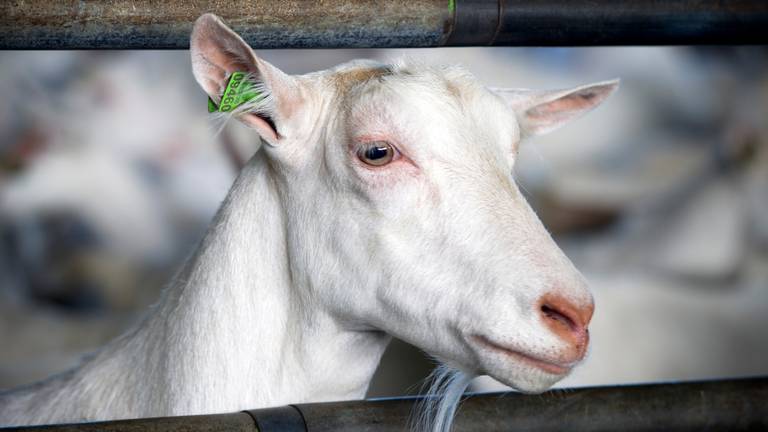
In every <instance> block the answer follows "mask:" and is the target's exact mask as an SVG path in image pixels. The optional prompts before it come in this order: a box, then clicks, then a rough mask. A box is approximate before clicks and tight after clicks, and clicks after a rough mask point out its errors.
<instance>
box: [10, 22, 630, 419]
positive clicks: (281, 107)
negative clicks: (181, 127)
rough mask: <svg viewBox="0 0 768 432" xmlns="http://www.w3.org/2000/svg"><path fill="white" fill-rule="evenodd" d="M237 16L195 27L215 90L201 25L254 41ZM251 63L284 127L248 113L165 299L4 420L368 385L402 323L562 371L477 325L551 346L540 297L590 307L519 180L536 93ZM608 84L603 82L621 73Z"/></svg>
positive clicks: (533, 347)
mask: <svg viewBox="0 0 768 432" xmlns="http://www.w3.org/2000/svg"><path fill="white" fill-rule="evenodd" d="M227 30H228V29H226V27H223V24H221V22H220V21H218V20H217V19H216V18H215V17H212V16H204V17H202V18H201V19H200V20H199V21H198V24H197V25H196V29H195V34H193V44H192V46H193V49H192V55H193V66H194V67H195V74H196V78H198V81H200V82H201V84H204V87H206V88H207V89H208V90H209V91H211V92H215V91H216V90H211V89H217V88H218V87H220V84H221V83H217V82H216V79H224V78H225V74H224V73H222V70H221V66H220V65H217V64H216V63H215V62H213V61H212V60H211V58H209V57H206V56H207V55H210V54H211V52H209V51H206V50H209V49H211V48H210V47H208V48H206V47H207V45H206V44H204V43H203V42H208V41H209V40H208V39H206V38H214V39H216V38H218V39H217V40H216V41H215V42H220V43H221V44H222V45H223V46H225V47H226V48H227V49H226V51H227V52H229V53H230V54H231V55H241V56H243V55H244V56H248V55H250V54H248V51H249V50H250V48H247V50H246V48H245V47H247V45H246V46H245V47H243V46H241V45H239V44H244V43H242V41H240V42H238V40H236V39H233V35H234V33H231V32H229V33H228V32H227ZM230 33H231V34H230ZM234 37H235V38H236V36H234ZM196 38H197V39H196ZM232 53H234V54H232ZM253 58H254V59H257V58H256V57H255V55H254V57H253ZM240 60H242V58H241V59H240ZM249 61H250V60H249ZM249 64H251V65H252V66H253V68H254V70H249V71H248V72H250V73H254V74H256V75H254V76H257V77H261V79H262V81H263V85H264V86H265V87H264V88H265V89H268V91H269V95H270V97H269V99H268V100H269V101H270V104H272V103H274V106H273V107H271V108H270V111H269V114H270V116H271V117H272V119H273V120H274V122H275V124H276V127H277V132H278V135H276V136H274V135H270V133H269V132H268V131H267V130H266V126H264V125H265V124H264V123H263V122H261V123H259V122H258V120H256V121H254V118H251V119H248V118H244V121H246V122H247V123H249V124H252V125H255V126H254V127H255V128H256V129H257V131H258V132H259V133H260V134H262V136H263V137H264V139H265V140H266V141H267V142H268V144H269V145H268V146H264V147H262V149H261V150H260V151H259V152H258V153H257V154H256V155H255V156H254V158H253V159H252V160H251V161H250V163H249V164H248V165H247V166H246V167H245V169H244V170H243V172H242V173H241V174H240V176H239V178H238V179H237V181H236V182H235V185H234V186H233V188H232V190H231V191H230V194H229V196H228V198H227V200H226V201H225V203H224V204H223V205H222V208H221V209H220V211H219V212H218V214H217V216H216V217H215V219H214V221H213V223H212V224H211V227H210V229H209V231H208V233H207V235H206V237H205V239H204V240H203V242H202V244H201V245H200V247H199V249H198V250H197V251H196V252H195V254H194V255H193V256H192V257H191V258H190V259H189V260H188V262H187V263H186V265H185V266H184V267H183V269H182V270H181V271H180V273H179V274H178V276H177V277H176V278H175V279H174V281H173V282H172V283H171V284H170V285H169V287H168V289H167V290H166V291H165V292H164V295H163V297H162V299H161V300H160V302H159V303H158V304H157V305H156V306H155V307H154V308H153V309H152V311H151V312H150V313H149V314H148V315H147V317H146V319H144V320H143V321H142V322H141V324H140V325H138V326H137V327H136V328H134V329H133V330H131V331H129V332H128V333H127V334H125V335H124V336H122V337H120V338H118V339H117V340H115V341H113V342H112V343H110V344H109V345H107V346H106V347H105V348H103V349H102V350H101V351H99V352H98V353H96V354H95V355H93V357H91V358H90V359H88V360H86V361H85V362H84V363H83V364H82V365H81V366H80V367H79V368H77V369H75V370H73V371H70V372H67V373H64V374H62V375H59V376H56V377H53V378H51V379H49V380H48V381H45V382H43V383H40V384H36V385H33V386H31V387H28V388H25V389H20V390H17V391H15V392H11V393H6V394H3V395H0V424H4V425H20V424H35V423H57V422H77V421H91V420H107V419H119V418H131V417H152V416H168V415H184V414H203V413H213V412H226V411H235V410H242V409H252V408H259V407H266V406H273V405H281V404H288V403H302V402H317V401H327V400H339V399H356V398H361V397H363V396H364V395H365V392H366V389H367V387H368V383H369V381H370V378H371V376H372V374H373V372H374V370H375V369H376V366H377V364H378V362H379V359H380V357H381V354H382V353H383V351H384V349H385V347H386V345H387V343H388V341H389V335H394V336H397V337H399V338H401V339H403V340H406V341H408V342H410V343H413V344H415V345H416V346H418V347H420V348H422V349H424V350H425V351H427V352H429V353H430V354H432V355H434V356H435V357H436V358H438V359H440V360H441V361H443V362H445V363H446V364H448V365H450V366H451V367H453V368H455V369H458V370H460V371H462V375H461V376H462V377H471V376H474V375H478V374H484V373H487V374H490V375H492V376H493V377H495V378H497V379H499V380H501V381H502V382H504V383H506V384H508V385H511V386H513V387H516V388H518V389H520V390H523V391H542V390H544V389H546V388H548V387H549V386H550V385H552V384H553V383H555V382H556V381H558V380H559V379H561V378H562V377H563V376H564V374H552V373H548V372H545V371H544V370H541V369H539V368H537V367H534V366H532V365H531V364H530V363H526V362H525V361H520V360H519V359H517V358H515V357H514V356H510V355H507V354H504V353H503V352H499V351H496V350H492V349H489V348H487V347H485V346H483V345H481V344H478V343H477V341H476V340H475V339H474V336H477V335H481V336H484V337H486V338H489V339H491V340H493V341H495V342H497V343H499V344H503V345H504V346H505V347H510V348H511V349H514V350H516V351H519V352H521V353H524V354H526V355H529V356H534V357H538V358H545V359H557V358H560V356H562V355H563V354H562V353H563V352H565V351H564V350H567V349H568V346H567V343H566V342H564V341H563V340H562V339H560V338H559V337H558V336H557V335H556V334H554V333H553V332H552V331H551V330H549V329H548V327H547V326H546V325H545V323H544V322H543V319H542V316H541V313H540V310H539V302H540V299H541V298H542V296H544V295H545V294H551V293H556V294H558V295H560V296H562V297H563V298H567V299H568V301H570V302H572V303H573V304H575V305H579V306H580V307H591V302H592V299H591V296H590V294H589V292H588V290H587V289H586V285H585V283H584V281H583V278H582V277H581V275H580V274H579V273H578V271H576V270H575V269H574V268H573V266H572V264H571V263H570V261H569V260H568V259H567V258H566V257H565V256H564V255H563V253H562V252H561V251H560V249H559V248H558V247H557V246H556V245H555V243H554V242H553V241H552V239H551V238H550V236H549V234H548V233H547V232H546V230H545V229H544V228H543V226H542V225H541V223H540V222H539V220H538V218H537V217H536V215H535V214H534V213H533V211H532V210H531V208H530V207H529V206H528V204H527V203H526V201H525V199H524V198H523V196H522V195H521V193H520V192H519V191H518V189H517V187H516V185H515V183H514V182H513V180H512V177H511V175H510V172H511V169H512V164H513V163H514V154H515V151H516V147H517V145H518V141H519V137H520V135H521V131H520V129H519V126H518V124H519V123H518V119H521V118H523V119H524V118H525V117H526V116H527V115H528V114H527V113H528V112H529V111H528V110H530V109H533V108H539V106H538V105H536V104H538V103H539V102H537V100H533V99H531V100H530V102H531V103H530V104H529V105H525V104H524V103H523V104H522V105H521V104H519V102H520V101H518V104H517V107H516V109H515V110H513V109H512V108H510V107H509V106H507V105H506V104H505V103H504V102H503V100H502V98H500V97H499V96H496V95H495V94H493V93H491V92H489V91H488V90H487V89H485V87H483V86H482V85H480V84H479V83H478V82H477V81H476V80H475V79H474V78H473V77H471V76H470V75H469V74H468V73H467V72H464V71H463V70H461V69H459V68H429V67H423V66H412V65H408V64H401V65H394V66H387V67H386V68H387V71H388V72H387V73H386V74H383V75H381V76H374V77H372V78H370V79H363V80H359V82H358V81H354V80H353V81H354V82H350V81H349V80H346V81H345V80H343V79H341V78H342V77H343V76H344V74H348V73H349V72H354V71H358V70H362V69H365V68H370V67H371V65H370V64H369V63H359V62H355V63H351V64H348V65H344V66H341V67H337V68H335V69H332V70H329V71H324V72H318V73H313V74H309V75H305V76H298V77H291V76H288V75H284V74H281V73H280V72H279V71H278V70H277V69H276V68H274V67H273V66H271V65H268V64H266V62H264V61H263V60H254V61H253V62H252V63H249ZM216 77H218V78H216ZM600 86H601V87H597V88H596V90H595V91H597V92H601V93H600V94H601V95H603V96H605V95H607V93H610V91H612V90H613V88H614V87H615V84H610V85H605V84H601V85H600ZM578 91H579V92H583V91H584V88H579V89H578ZM559 94H561V96H559V97H562V98H565V97H568V93H567V92H566V93H562V92H561V93H559ZM212 96H217V95H215V94H212ZM601 100H602V99H601ZM549 102H550V101H549V100H548V101H547V103H549ZM595 105H596V104H595ZM593 106H594V105H591V106H588V107H584V108H583V109H581V111H586V110H587V109H589V108H592V107H593ZM262 114H263V113H262ZM555 114H557V113H555ZM249 115H252V114H248V113H245V114H242V115H241V117H247V116H249ZM569 118H570V117H569ZM538 120H539V121H540V120H541V118H539V119H538ZM549 120H551V121H550V123H548V124H547V125H548V126H547V127H548V128H551V126H552V125H553V124H554V123H553V122H555V120H556V119H554V120H553V119H549ZM520 124H524V122H521V123H520ZM522 132H523V133H525V132H526V131H525V130H524V131H522ZM370 140H387V141H389V142H391V143H393V144H394V145H395V146H396V147H398V149H399V150H400V152H401V153H402V154H403V155H404V158H402V159H400V160H398V161H396V162H393V163H391V164H390V165H388V166H385V167H381V168H377V169H371V168H370V167H367V166H366V165H365V164H363V163H362V162H360V161H359V160H358V159H357V158H356V154H357V152H356V149H357V146H358V145H361V144H364V142H366V141H370ZM406 158H407V159H406ZM458 382H460V383H462V384H461V386H465V385H466V382H465V380H464V379H460V380H459V381H458ZM461 386H459V387H461ZM461 390H462V389H459V390H458V394H460V393H461ZM451 393H452V394H454V396H455V397H454V399H455V400H454V402H455V401H457V400H458V394H457V391H456V390H455V389H454V390H452V391H451ZM449 402H451V401H449ZM454 405H455V404H453V403H448V404H447V406H446V408H444V409H442V412H443V413H444V414H445V415H444V416H443V417H445V418H450V417H451V415H452V412H453V411H452V408H451V406H454ZM442 424H444V425H448V426H449V425H450V421H447V422H446V421H445V420H443V421H442Z"/></svg>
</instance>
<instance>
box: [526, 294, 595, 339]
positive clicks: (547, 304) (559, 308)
mask: <svg viewBox="0 0 768 432" xmlns="http://www.w3.org/2000/svg"><path fill="white" fill-rule="evenodd" d="M594 310H595V305H594V303H593V302H592V300H590V301H589V302H587V303H586V304H584V305H576V304H574V303H573V302H571V301H570V300H567V299H565V298H563V297H561V296H558V295H551V294H548V295H545V296H544V297H542V299H541V302H540V303H539V311H540V313H541V316H542V318H543V320H544V322H545V323H546V325H547V327H549V328H550V330H552V331H553V332H554V333H555V334H556V335H558V336H559V337H560V338H562V339H564V340H566V341H568V342H571V343H574V344H575V345H577V346H579V347H581V348H584V346H586V344H587V338H588V337H589V336H588V333H587V326H588V325H589V321H590V320H591V319H592V313H593V312H594Z"/></svg>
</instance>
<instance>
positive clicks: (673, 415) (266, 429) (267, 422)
mask: <svg viewBox="0 0 768 432" xmlns="http://www.w3.org/2000/svg"><path fill="white" fill-rule="evenodd" d="M417 400H418V398H403V399H382V400H372V401H353V402H333V403H319V404H300V405H290V406H285V407H279V408H268V409H260V410H253V411H248V412H241V413H233V414H219V415H206V416H189V417H167V418H150V419H140V420H123V421H114V422H101V423H84V424H73V425H52V426H38V427H27V428H9V429H0V430H1V431H3V432H11V431H27V432H37V431H48V432H91V431H93V432H95V431H105V432H138V431H187V432H203V431H205V432H213V431H236V432H395V431H398V432H402V431H404V430H406V424H407V421H408V418H409V416H410V414H411V411H412V409H413V406H414V402H416V401H417ZM454 430H455V431H457V432H493V431H531V432H545V431H546V432H549V431H563V430H567V431H571V432H587V431H595V432H597V431H621V432H641V431H648V432H650V431H654V432H655V431H662V430H663V431H679V432H684V431H696V432H702V431H758V430H768V377H764V378H751V379H736V380H725V381H703V382H686V383H678V384H650V385H631V386H616V387H592V388H581V389H570V390H556V391H550V392H548V393H545V394H543V395H533V396H528V395H521V394H504V395H502V394H498V393H496V394H483V395H474V396H470V397H468V398H467V399H466V400H464V402H462V405H461V407H460V409H459V412H458V415H457V417H456V422H455V426H454Z"/></svg>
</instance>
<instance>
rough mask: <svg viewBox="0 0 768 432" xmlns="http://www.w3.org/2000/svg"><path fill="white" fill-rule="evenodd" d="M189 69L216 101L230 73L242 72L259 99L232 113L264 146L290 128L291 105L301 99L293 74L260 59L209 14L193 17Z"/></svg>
mask: <svg viewBox="0 0 768 432" xmlns="http://www.w3.org/2000/svg"><path fill="white" fill-rule="evenodd" d="M190 54H191V56H192V72H193V74H194V76H195V79H196V80H197V83H198V84H200V87H202V88H203V90H205V92H206V93H208V96H210V97H211V99H212V100H213V101H214V102H216V103H217V104H219V103H220V102H221V96H222V93H223V92H224V90H225V89H226V86H227V83H228V80H229V77H230V76H231V75H232V73H233V72H246V73H248V76H249V78H248V79H250V80H252V81H254V84H255V85H256V88H257V89H258V90H259V93H260V95H261V96H260V98H259V99H258V101H256V102H254V103H249V104H246V105H244V110H240V109H238V110H235V111H233V114H234V115H235V116H237V118H238V119H239V120H240V121H242V122H243V123H245V124H246V125H248V126H250V127H252V128H254V129H256V131H258V133H259V135H261V137H262V138H263V139H264V140H265V141H266V142H267V144H268V145H276V144H278V143H279V142H280V140H281V139H282V138H283V137H284V136H285V134H286V133H287V132H288V129H290V120H291V116H292V114H293V113H294V112H295V111H296V110H295V108H296V106H297V105H298V104H300V103H301V102H302V97H301V91H300V88H299V84H298V82H297V81H296V79H294V78H293V77H291V76H289V75H287V74H285V73H283V72H282V71H281V70H280V69H278V68H276V67H274V66H272V65H271V64H269V63H267V62H266V61H264V60H262V59H260V58H259V57H258V56H256V54H255V53H254V52H253V50H252V49H251V47H250V46H248V44H247V43H245V41H244V40H243V39H242V38H241V37H240V36H238V35H237V34H236V33H235V32H233V31H232V30H231V29H230V28H229V27H227V25H226V24H224V22H223V21H222V20H221V19H220V18H219V17H217V16H216V15H213V14H205V15H202V16H201V17H200V18H198V19H197V21H196V22H195V26H194V28H193V29H192V36H191V39H190Z"/></svg>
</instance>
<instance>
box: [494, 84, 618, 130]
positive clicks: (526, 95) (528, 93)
mask: <svg viewBox="0 0 768 432" xmlns="http://www.w3.org/2000/svg"><path fill="white" fill-rule="evenodd" d="M618 87H619V80H611V81H604V82H599V83H595V84H587V85H583V86H579V87H574V88H571V89H566V90H549V91H537V90H525V89H496V90H497V93H498V94H499V95H500V96H501V97H502V98H503V99H504V100H506V102H507V103H508V104H509V106H510V107H512V109H513V110H514V111H515V114H516V116H517V121H518V123H519V124H520V131H521V135H522V136H523V137H530V136H534V135H542V134H545V133H548V132H551V131H553V130H555V129H557V128H559V127H560V126H562V125H564V124H566V123H568V122H569V121H571V120H574V119H576V118H578V117H580V116H582V115H584V114H586V113H587V112H589V111H591V110H592V109H593V108H595V107H597V106H598V105H600V104H601V103H602V102H603V101H604V100H605V99H606V98H607V97H608V96H610V95H611V93H613V92H614V91H616V89H617V88H618Z"/></svg>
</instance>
